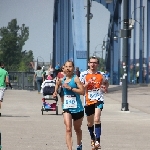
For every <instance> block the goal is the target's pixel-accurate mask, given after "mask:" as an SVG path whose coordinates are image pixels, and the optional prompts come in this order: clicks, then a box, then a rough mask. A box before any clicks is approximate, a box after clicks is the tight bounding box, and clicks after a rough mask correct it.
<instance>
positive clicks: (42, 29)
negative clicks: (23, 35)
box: [0, 0, 110, 62]
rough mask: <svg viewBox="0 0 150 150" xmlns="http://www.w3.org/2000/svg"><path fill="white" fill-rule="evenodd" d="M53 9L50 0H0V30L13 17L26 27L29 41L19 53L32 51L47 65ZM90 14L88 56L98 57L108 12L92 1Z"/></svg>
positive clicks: (51, 0) (50, 43)
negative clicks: (95, 55)
mask: <svg viewBox="0 0 150 150" xmlns="http://www.w3.org/2000/svg"><path fill="white" fill-rule="evenodd" d="M86 1H87V0H84V3H85V6H86ZM53 8H54V0H0V28H1V27H3V26H5V27H6V26H7V25H8V22H10V21H11V20H12V19H15V18H16V19H17V22H18V25H19V26H21V25H22V24H25V26H27V27H29V39H28V40H27V41H26V43H25V45H24V47H23V50H27V51H28V50H32V51H33V54H34V59H35V60H37V58H38V60H39V61H41V62H42V61H44V62H49V61H50V53H51V52H52V48H53ZM85 8H86V7H85ZM91 13H92V14H93V18H92V19H91V24H90V50H91V52H90V54H91V55H92V54H93V53H94V51H95V50H96V51H99V52H97V53H99V55H101V54H102V53H101V46H100V44H102V42H103V39H104V37H105V38H106V37H107V32H108V23H109V16H110V13H109V11H108V10H107V9H106V8H105V7H104V6H103V5H101V4H99V3H97V2H95V1H93V2H92V7H91ZM85 14H86V9H85ZM86 26H87V25H86V17H85V28H86ZM105 35H106V36H105Z"/></svg>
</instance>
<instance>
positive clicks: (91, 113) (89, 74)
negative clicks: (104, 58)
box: [80, 56, 108, 149]
mask: <svg viewBox="0 0 150 150" xmlns="http://www.w3.org/2000/svg"><path fill="white" fill-rule="evenodd" d="M98 65H99V60H98V58H96V57H95V56H93V57H91V58H90V59H89V62H88V66H89V69H88V70H87V71H84V72H81V74H80V80H81V82H82V83H83V84H84V86H85V113H86V115H87V126H88V130H89V133H90V136H91V146H92V148H93V149H98V148H101V147H100V135H101V121H100V116H101V111H102V109H103V104H104V97H103V93H104V92H105V93H106V91H107V88H108V82H107V80H106V79H105V77H104V76H103V75H102V74H101V72H98V71H97V67H98ZM94 125H95V134H94Z"/></svg>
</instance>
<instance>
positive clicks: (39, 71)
mask: <svg viewBox="0 0 150 150" xmlns="http://www.w3.org/2000/svg"><path fill="white" fill-rule="evenodd" d="M34 80H35V81H36V84H37V89H38V93H39V94H40V91H41V85H42V82H43V81H44V72H43V70H42V68H41V67H40V66H38V67H37V70H36V71H35V74H34Z"/></svg>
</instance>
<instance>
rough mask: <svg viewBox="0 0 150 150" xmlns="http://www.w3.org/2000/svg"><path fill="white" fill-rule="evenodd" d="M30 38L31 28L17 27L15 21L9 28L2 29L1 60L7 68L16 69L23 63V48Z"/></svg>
mask: <svg viewBox="0 0 150 150" xmlns="http://www.w3.org/2000/svg"><path fill="white" fill-rule="evenodd" d="M28 37H29V28H28V27H25V24H22V26H21V27H19V25H17V20H16V19H13V20H11V22H9V23H8V26H7V27H2V28H0V60H1V61H3V62H4V63H5V66H6V67H11V68H13V67H15V66H18V64H20V63H21V61H22V48H23V46H24V45H25V42H26V41H27V40H28Z"/></svg>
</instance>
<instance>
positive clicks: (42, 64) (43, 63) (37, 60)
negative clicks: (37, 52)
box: [37, 56, 44, 66]
mask: <svg viewBox="0 0 150 150" xmlns="http://www.w3.org/2000/svg"><path fill="white" fill-rule="evenodd" d="M39 58H40V59H42V61H43V64H42V65H43V66H44V59H43V58H42V57H41V56H38V57H37V66H38V62H39Z"/></svg>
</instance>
